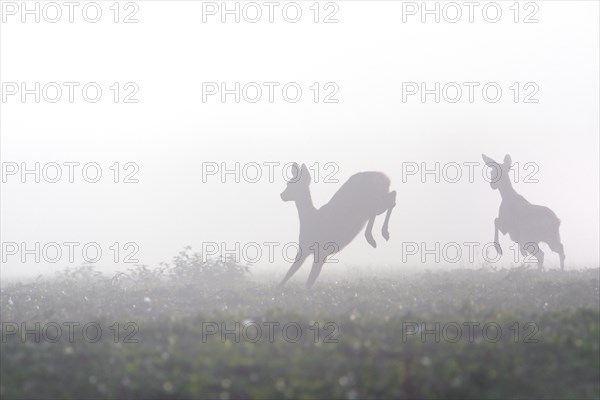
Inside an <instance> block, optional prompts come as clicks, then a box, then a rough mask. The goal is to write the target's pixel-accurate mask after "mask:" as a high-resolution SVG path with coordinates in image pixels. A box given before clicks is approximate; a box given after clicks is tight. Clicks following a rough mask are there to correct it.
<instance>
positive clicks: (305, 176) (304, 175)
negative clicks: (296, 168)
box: [302, 164, 311, 183]
mask: <svg viewBox="0 0 600 400" xmlns="http://www.w3.org/2000/svg"><path fill="white" fill-rule="evenodd" d="M302 179H304V180H306V181H307V182H309V183H310V181H311V177H310V172H308V168H306V164H302Z"/></svg>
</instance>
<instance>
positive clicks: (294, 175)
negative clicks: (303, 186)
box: [292, 163, 300, 180]
mask: <svg viewBox="0 0 600 400" xmlns="http://www.w3.org/2000/svg"><path fill="white" fill-rule="evenodd" d="M299 173H300V166H299V165H298V163H294V164H292V180H295V179H296V178H297V177H298V174H299Z"/></svg>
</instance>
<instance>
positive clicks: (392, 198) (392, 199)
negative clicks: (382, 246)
mask: <svg viewBox="0 0 600 400" xmlns="http://www.w3.org/2000/svg"><path fill="white" fill-rule="evenodd" d="M394 207H396V191H395V190H394V191H393V192H390V193H389V194H388V207H387V213H386V214H385V221H383V227H381V235H382V236H383V238H384V239H385V240H390V232H389V231H388V224H389V222H390V215H392V210H393V209H394Z"/></svg>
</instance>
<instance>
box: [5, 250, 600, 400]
mask: <svg viewBox="0 0 600 400" xmlns="http://www.w3.org/2000/svg"><path fill="white" fill-rule="evenodd" d="M599 299H600V293H599V270H598V269H586V270H577V271H566V272H561V271H556V270H548V271H538V270H530V269H526V268H513V269H503V270H493V269H488V268H482V269H477V270H474V269H470V270H467V269H460V270H453V271H447V272H422V273H410V274H409V273H402V272H398V273H395V274H388V275H386V276H385V277H382V276H380V277H376V276H362V277H360V278H356V280H351V281H337V282H333V281H331V282H327V281H319V282H318V283H317V285H316V286H315V288H313V289H312V290H310V291H308V290H306V289H304V288H303V287H302V286H301V285H300V283H297V284H290V285H289V286H288V287H286V288H285V289H283V290H279V289H276V288H275V285H274V284H271V283H266V282H259V281H256V280H253V279H252V278H251V277H249V274H248V273H247V270H246V268H245V267H242V266H239V265H236V264H234V263H219V262H209V263H201V262H200V261H199V260H198V259H197V258H195V257H194V256H192V255H191V254H189V253H182V254H181V255H180V256H179V257H178V258H177V259H176V260H175V261H174V263H172V264H170V265H163V266H162V267H161V268H160V269H155V270H150V269H148V268H146V267H139V268H136V269H134V270H132V271H130V272H129V273H127V274H119V275H117V276H114V277H107V276H103V275H102V274H99V273H98V272H96V271H94V270H93V269H91V268H89V267H81V268H79V269H75V270H68V271H65V273H63V274H61V275H59V276H57V277H56V278H53V279H39V280H37V281H35V282H31V283H27V284H14V283H13V284H9V285H7V286H5V287H4V288H3V290H2V296H1V307H2V314H1V319H2V328H3V337H2V343H1V368H2V371H1V374H2V376H1V378H2V379H1V383H0V394H1V395H2V397H3V398H73V399H76V398H77V399H83V398H90V399H91V398H115V399H122V398H123V399H127V398H220V399H229V398H231V399H235V398H269V399H275V398H347V399H353V398H356V399H359V398H410V399H415V398H456V399H458V398H478V399H480V398H489V399H500V398H552V399H557V398H572V399H584V398H590V399H592V398H596V399H597V398H599V397H600V384H599V378H600V344H599V343H600V323H599V318H600V306H599ZM23 322H25V323H26V326H21V323H23ZM36 322H39V323H40V334H41V336H40V337H38V338H36V337H35V333H33V332H35V330H36V329H34V327H35V323H36ZM90 322H93V323H97V324H98V325H99V326H100V327H101V329H102V334H101V336H98V334H97V333H98V331H97V330H96V328H95V326H96V325H93V326H92V327H91V328H89V329H88V330H87V331H86V335H85V336H84V332H83V329H82V328H83V326H84V325H85V324H86V323H90ZM128 322H131V324H129V325H128V324H127V323H128ZM69 323H71V324H70V325H69ZM75 323H79V324H80V325H78V326H75V325H74V324H75ZM115 323H118V324H119V326H118V329H117V326H116V325H115ZM236 323H237V325H236ZM65 324H66V325H65ZM317 324H318V325H317ZM436 324H439V325H436ZM477 324H478V325H477ZM57 326H59V327H61V328H60V329H61V332H62V336H61V337H60V338H58V339H57V338H56V336H57V335H56V333H57V332H58V329H57ZM68 326H71V327H72V334H73V337H72V338H71V337H69V329H68ZM23 328H27V329H29V330H33V332H30V333H28V334H25V333H24V332H23ZM226 330H228V331H229V333H227V332H226ZM424 330H425V332H424ZM259 332H261V335H260V336H259V335H258V333H259ZM117 333H118V335H117ZM459 333H460V334H461V335H460V337H459V335H458V334H459ZM236 334H237V337H236ZM95 340H96V341H95ZM94 341H95V342H94Z"/></svg>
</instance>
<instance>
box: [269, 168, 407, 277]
mask: <svg viewBox="0 0 600 400" xmlns="http://www.w3.org/2000/svg"><path fill="white" fill-rule="evenodd" d="M292 170H293V172H292V179H290V181H288V183H287V187H286V189H285V190H284V191H283V192H282V193H281V199H282V200H283V201H295V202H296V207H297V208H298V217H299V219H300V238H299V251H298V255H297V256H296V259H295V260H294V263H293V264H292V266H291V267H290V269H289V270H288V272H287V274H286V275H285V277H284V278H283V280H282V281H281V283H280V284H279V287H281V286H283V285H284V284H285V283H286V282H287V281H288V280H289V279H290V278H291V277H292V275H294V273H296V271H298V269H299V268H300V267H301V266H302V263H303V262H304V260H306V258H307V257H308V255H309V254H310V253H314V262H313V266H312V269H311V271H310V275H309V277H308V281H307V282H306V286H307V287H308V288H310V287H312V285H313V284H314V283H315V281H316V279H317V277H318V276H319V274H320V273H321V268H322V267H323V264H324V263H325V261H326V259H327V257H329V256H331V255H332V254H335V253H337V252H339V251H340V250H342V249H343V248H344V247H345V246H346V245H347V244H348V243H350V242H351V241H352V239H354V238H355V237H356V235H357V234H358V233H359V232H360V230H361V229H362V228H363V227H364V226H365V224H367V229H366V230H365V237H366V238H367V242H368V243H369V244H370V245H371V246H373V247H377V244H376V243H375V240H374V239H373V233H372V232H371V231H372V229H373V223H374V222H375V217H376V216H377V215H380V214H383V213H384V212H385V211H387V214H386V215H385V221H384V223H383V227H382V229H381V234H382V235H383V237H384V238H385V240H388V239H389V238H390V234H389V232H388V223H389V220H390V215H391V213H392V209H393V208H394V206H395V205H396V192H395V191H393V192H390V191H389V189H390V179H389V178H388V177H387V176H385V175H384V174H382V173H381V172H360V173H358V174H355V175H353V176H351V177H350V179H348V181H346V183H344V184H343V185H342V187H340V189H339V190H338V191H337V192H336V193H335V194H334V195H333V197H332V198H331V200H330V201H329V203H327V204H325V205H324V206H323V207H321V208H319V209H316V208H315V206H314V205H313V202H312V198H311V196H310V188H309V185H310V181H311V176H310V173H309V172H308V168H306V165H304V164H302V168H300V167H299V166H298V164H296V163H294V165H293V169H292ZM367 222H368V223H367Z"/></svg>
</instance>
